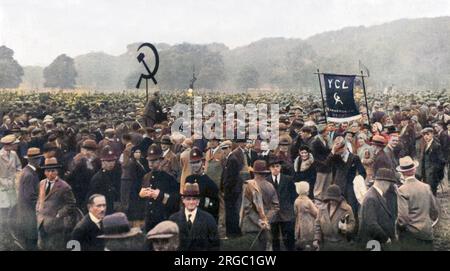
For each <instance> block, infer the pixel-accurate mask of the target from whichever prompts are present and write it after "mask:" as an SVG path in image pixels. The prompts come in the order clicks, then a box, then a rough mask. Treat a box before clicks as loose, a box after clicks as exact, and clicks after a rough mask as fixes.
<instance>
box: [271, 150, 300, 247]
mask: <svg viewBox="0 0 450 271" xmlns="http://www.w3.org/2000/svg"><path fill="white" fill-rule="evenodd" d="M282 163H283V161H282V160H281V159H279V158H278V157H276V156H272V157H270V159H269V163H268V165H269V169H270V172H271V174H270V175H269V176H267V178H266V180H267V181H269V182H270V183H272V185H273V186H274V188H275V191H276V192H277V196H278V199H279V204H280V211H279V212H278V213H277V214H276V216H275V217H274V218H273V219H272V221H271V222H272V223H271V224H270V225H271V232H272V238H273V240H272V246H273V250H274V251H279V250H280V233H281V236H282V237H283V243H284V246H285V248H286V250H289V251H293V250H294V243H295V237H294V226H295V225H294V202H295V199H296V198H297V193H296V190H295V185H294V181H293V180H292V178H291V176H289V175H285V174H282V173H281V168H282Z"/></svg>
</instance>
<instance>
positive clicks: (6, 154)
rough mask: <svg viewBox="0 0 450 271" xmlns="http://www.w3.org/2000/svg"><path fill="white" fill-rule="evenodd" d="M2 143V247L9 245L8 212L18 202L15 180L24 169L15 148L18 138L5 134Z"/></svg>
mask: <svg viewBox="0 0 450 271" xmlns="http://www.w3.org/2000/svg"><path fill="white" fill-rule="evenodd" d="M0 143H1V144H2V145H3V147H2V148H1V149H0V238H1V239H0V241H1V242H0V248H1V247H2V246H6V245H7V241H6V239H5V238H7V236H8V234H7V230H6V228H7V221H8V212H9V210H10V208H12V207H13V206H14V205H15V204H16V202H17V196H16V188H15V180H16V175H17V174H18V173H20V171H21V170H22V164H21V162H20V159H19V157H18V156H17V153H16V152H15V150H14V144H17V143H18V140H17V139H16V137H15V136H14V135H12V134H11V135H7V136H4V137H3V138H2V139H1V140H0Z"/></svg>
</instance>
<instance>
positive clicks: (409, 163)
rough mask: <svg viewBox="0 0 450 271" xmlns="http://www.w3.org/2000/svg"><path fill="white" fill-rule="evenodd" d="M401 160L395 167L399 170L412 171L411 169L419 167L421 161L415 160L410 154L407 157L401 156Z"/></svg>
mask: <svg viewBox="0 0 450 271" xmlns="http://www.w3.org/2000/svg"><path fill="white" fill-rule="evenodd" d="M399 162H400V165H399V166H398V167H396V168H395V169H396V170H397V171H398V172H406V171H410V170H413V169H415V168H417V167H418V166H419V162H417V161H414V160H413V159H412V158H411V157H409V156H405V157H402V158H400V161H399Z"/></svg>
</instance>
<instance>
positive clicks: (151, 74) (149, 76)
mask: <svg viewBox="0 0 450 271" xmlns="http://www.w3.org/2000/svg"><path fill="white" fill-rule="evenodd" d="M142 47H149V48H150V49H151V50H152V51H153V54H154V55H155V67H154V68H153V70H152V71H150V69H149V68H148V66H147V63H146V62H145V60H144V58H145V54H144V53H140V54H139V55H138V56H137V60H138V61H139V63H142V64H144V67H145V69H146V70H147V72H148V74H143V73H142V74H141V76H140V77H139V81H138V82H137V85H136V88H139V87H140V85H141V81H142V79H146V80H147V79H152V80H153V83H155V85H156V84H158V82H156V79H155V75H156V72H158V67H159V55H158V51H157V50H156V47H155V46H154V45H153V44H151V43H148V42H146V43H143V44H141V46H139V48H138V49H137V50H138V51H139V50H140V49H141V48H142Z"/></svg>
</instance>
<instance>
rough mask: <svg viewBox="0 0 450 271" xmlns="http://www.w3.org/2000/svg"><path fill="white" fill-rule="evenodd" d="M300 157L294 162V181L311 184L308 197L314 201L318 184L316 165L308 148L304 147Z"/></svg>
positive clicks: (301, 149) (300, 151) (300, 149)
mask: <svg viewBox="0 0 450 271" xmlns="http://www.w3.org/2000/svg"><path fill="white" fill-rule="evenodd" d="M298 153H299V154H298V156H297V158H296V159H295V161H294V171H295V173H294V181H295V182H296V183H297V182H301V181H305V182H307V183H308V184H309V193H308V197H309V198H310V199H314V193H313V192H314V185H315V184H316V175H317V172H316V163H315V162H314V157H313V155H312V153H311V150H310V149H309V147H308V146H306V145H303V146H301V147H300V148H299V150H298Z"/></svg>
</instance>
